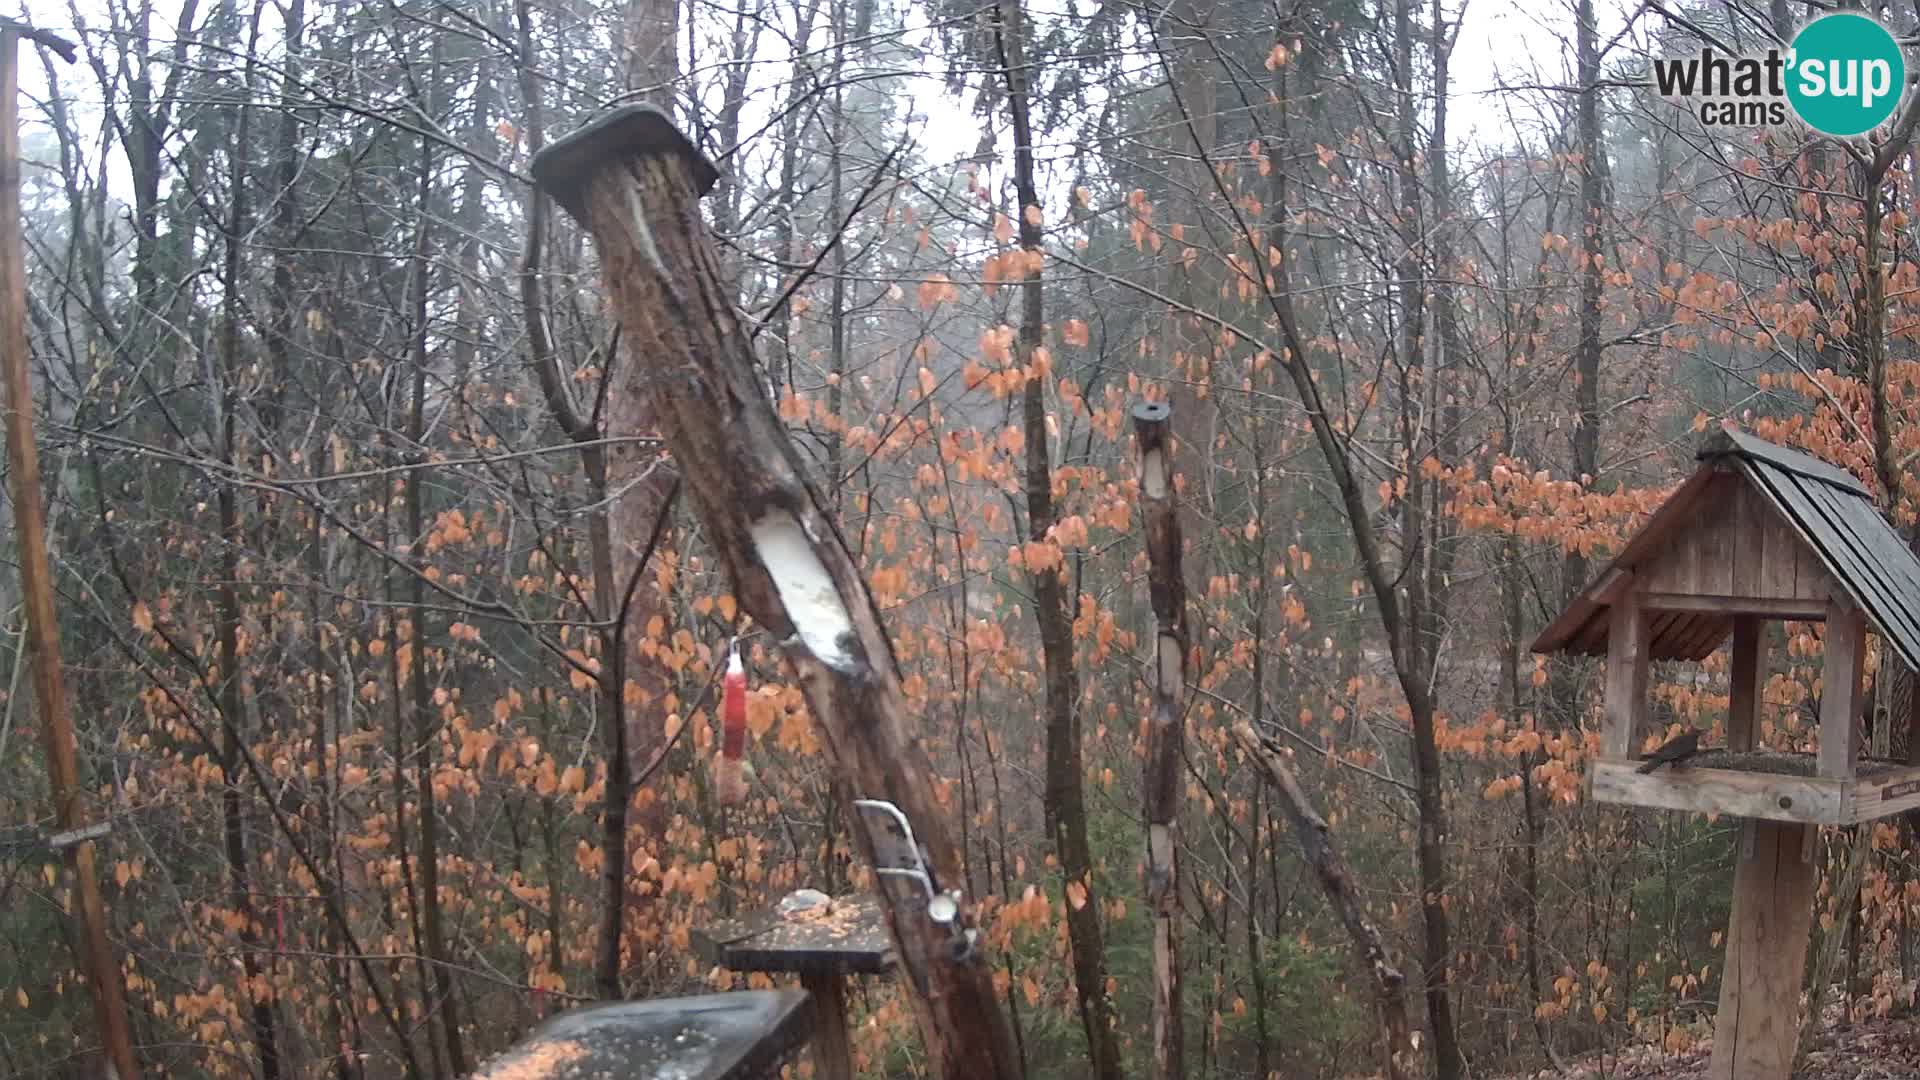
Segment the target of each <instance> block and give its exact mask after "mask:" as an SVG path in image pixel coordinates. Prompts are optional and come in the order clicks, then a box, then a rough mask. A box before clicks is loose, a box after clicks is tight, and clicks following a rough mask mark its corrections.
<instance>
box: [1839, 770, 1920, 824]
mask: <svg viewBox="0 0 1920 1080" xmlns="http://www.w3.org/2000/svg"><path fill="white" fill-rule="evenodd" d="M1909 810H1920V766H1908V767H1907V768H1904V769H1897V770H1894V771H1893V772H1886V773H1880V774H1879V775H1877V776H1874V777H1871V778H1869V779H1865V780H1860V781H1858V782H1856V783H1855V784H1854V787H1853V799H1852V806H1851V811H1852V812H1851V815H1850V816H1851V817H1852V819H1853V820H1854V821H1855V822H1862V821H1875V820H1878V819H1879V818H1884V817H1892V816H1894V815H1895V814H1904V813H1906V812H1907V811H1909Z"/></svg>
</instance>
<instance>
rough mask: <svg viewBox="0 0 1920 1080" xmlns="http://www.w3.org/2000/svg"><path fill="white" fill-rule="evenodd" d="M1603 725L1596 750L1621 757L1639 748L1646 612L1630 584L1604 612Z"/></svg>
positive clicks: (1644, 697)
mask: <svg viewBox="0 0 1920 1080" xmlns="http://www.w3.org/2000/svg"><path fill="white" fill-rule="evenodd" d="M1608 618H1609V620H1610V621H1609V623H1608V626H1607V684H1606V685H1607V692H1606V710H1607V719H1606V725H1605V726H1604V727H1603V728H1602V729H1601V736H1600V752H1601V753H1602V754H1604V755H1606V756H1607V757H1610V758H1624V757H1628V756H1630V755H1632V754H1633V753H1635V752H1636V751H1638V750H1639V748H1640V747H1639V740H1640V739H1641V738H1642V737H1644V735H1645V734H1646V732H1645V728H1646V725H1647V662H1648V653H1647V615H1646V612H1644V611H1642V610H1641V608H1640V594H1639V593H1638V592H1636V591H1634V589H1633V586H1632V585H1631V584H1629V585H1628V587H1627V588H1626V589H1624V590H1622V591H1621V593H1620V595H1619V596H1617V597H1615V598H1614V601H1613V607H1612V609H1611V610H1610V611H1609V612H1608Z"/></svg>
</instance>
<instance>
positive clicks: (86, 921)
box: [0, 19, 140, 1080]
mask: <svg viewBox="0 0 1920 1080" xmlns="http://www.w3.org/2000/svg"><path fill="white" fill-rule="evenodd" d="M23 37H25V38H28V39H31V40H38V41H40V42H42V43H44V44H46V45H47V46H48V47H49V48H52V49H53V50H54V51H56V52H58V53H60V54H61V55H62V56H64V57H65V58H66V60H67V62H68V63H72V62H73V58H74V57H73V46H71V45H69V44H67V43H66V42H65V41H62V40H61V39H59V38H56V37H53V36H52V35H49V34H44V33H42V32H40V31H35V30H31V29H28V28H27V27H24V26H21V25H19V24H17V23H15V22H13V21H12V20H8V19H0V365H3V366H4V367H5V379H4V381H5V385H6V395H7V396H6V412H7V463H8V466H9V471H10V472H11V474H12V479H13V509H14V517H15V528H16V530H17V532H16V536H15V541H16V543H17V545H18V548H19V557H20V593H21V597H22V600H23V601H24V604H25V607H26V615H27V640H28V642H29V643H30V645H31V647H32V674H33V693H34V698H35V700H36V701H37V702H38V703H39V706H40V718H41V724H40V731H41V735H42V736H43V738H44V739H45V743H46V754H47V780H48V784H49V786H50V787H51V788H52V790H53V813H54V820H55V821H56V822H57V823H58V825H59V828H60V830H61V831H62V832H75V831H79V830H84V829H86V827H87V811H86V806H85V804H84V803H83V802H82V798H81V796H82V791H81V787H80V762H79V756H78V753H77V752H76V749H75V746H74V739H73V716H72V714H71V712H69V711H68V708H67V682H66V677H65V675H64V673H63V672H62V671H61V667H60V624H59V616H58V613H57V612H56V611H55V610H54V606H53V569H52V566H51V563H50V561H49V559H48V558H47V519H46V513H45V511H44V510H43V508H42V505H41V499H42V496H41V491H40V451H39V447H38V446H37V445H36V443H35V441H34V435H33V380H32V377H31V376H30V375H29V373H28V371H27V272H26V245H25V243H24V240H23V237H22V236H21V228H20V114H19V96H20V72H19V55H18V53H19V44H20V39H21V38H23ZM66 853H67V869H68V872H69V874H70V876H71V880H72V883H73V888H74V892H75V894H76V899H77V901H78V903H77V904H76V905H75V906H76V907H77V908H78V911H77V912H76V914H77V915H78V916H79V921H80V940H79V950H78V951H79V952H80V965H81V968H82V969H83V970H84V971H85V972H86V975H87V991H88V993H89V994H91V995H92V997H93V1014H94V1020H95V1022H96V1023H98V1024H99V1026H100V1041H101V1042H102V1043H103V1044H105V1048H106V1058H107V1061H108V1062H109V1063H110V1064H111V1065H112V1067H113V1071H114V1073H115V1075H116V1076H117V1077H118V1078H119V1080H137V1078H138V1077H139V1075H140V1069H139V1065H138V1063H137V1062H136V1061H135V1060H134V1056H133V1034H132V1031H131V1029H130V1028H129V1026H128V1023H127V1000H126V989H125V986H124V984H123V983H122V982H121V978H120V960H119V957H118V956H117V954H116V953H115V952H114V949H113V945H112V943H111V942H109V941H108V940H107V909H106V902H105V901H104V900H103V899H102V898H101V895H100V879H99V874H98V871H97V867H96V866H95V861H96V860H95V854H94V845H93V841H92V840H91V839H82V840H81V841H80V842H79V843H76V844H73V845H72V846H70V847H68V848H67V849H66Z"/></svg>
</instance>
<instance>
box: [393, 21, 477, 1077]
mask: <svg viewBox="0 0 1920 1080" xmlns="http://www.w3.org/2000/svg"><path fill="white" fill-rule="evenodd" d="M440 48H441V45H440V42H439V40H438V39H437V38H436V40H435V43H434V63H433V68H432V77H433V78H435V79H437V78H439V76H440V66H441V65H440V55H439V50H440ZM429 111H431V109H430V108H429ZM433 172H434V154H433V143H432V142H431V141H428V140H424V139H423V140H421V145H420V160H419V172H418V175H417V176H416V178H415V179H416V183H417V185H418V192H419V200H420V201H419V214H420V221H419V225H418V229H419V234H418V236H417V237H416V239H415V243H414V251H413V275H412V276H413V281H412V296H411V298H410V299H411V307H412V312H411V318H412V328H413V342H412V347H411V353H412V360H413V385H412V388H411V393H410V398H409V401H408V404H407V453H408V456H409V458H411V459H412V460H411V462H410V463H411V464H412V465H413V466H414V467H413V468H411V469H409V470H407V479H406V494H405V496H404V498H405V505H404V510H403V512H404V513H405V514H406V520H405V525H404V527H405V530H406V532H405V535H406V536H407V537H408V538H409V542H410V548H411V552H410V561H411V562H412V564H413V566H414V568H415V572H413V573H410V574H408V575H407V603H408V606H407V608H406V612H407V615H406V617H407V624H408V627H409V629H410V631H411V633H410V635H405V636H402V638H401V641H400V644H399V646H398V647H397V648H396V649H395V651H394V663H395V664H396V666H397V669H398V675H399V678H400V683H399V685H396V687H395V691H396V693H404V694H405V695H406V696H407V697H410V698H411V702H410V708H407V710H406V711H407V712H409V713H411V715H412V719H413V745H412V753H411V756H412V758H413V774H414V782H413V793H414V797H415V799H417V800H418V804H419V805H418V815H419V819H420V914H421V927H422V930H423V932H424V935H425V945H426V963H427V966H428V968H429V969H430V974H431V985H432V991H431V994H432V999H431V1006H430V1008H431V1012H432V1014H433V1020H434V1025H435V1026H436V1027H437V1028H438V1029H439V1031H440V1035H441V1038H442V1040H443V1041H444V1043H445V1046H446V1053H447V1058H446V1060H447V1067H448V1069H450V1070H451V1071H452V1073H453V1075H455V1076H465V1075H466V1073H467V1055H466V1050H465V1047H464V1044H463V1040H462V1038H461V1033H460V1013H459V997H458V995H456V994H455V992H454V984H453V971H452V969H451V968H450V967H449V966H448V965H449V958H448V956H447V938H446V926H445V917H444V907H443V906H442V904H441V901H440V811H439V806H438V801H437V799H436V798H435V795H434V787H433V773H434V749H435V747H436V746H437V745H438V743H439V732H438V730H437V725H436V723H435V721H434V709H433V698H432V692H431V690H430V689H429V688H428V686H427V608H426V580H425V578H424V577H423V576H422V575H421V573H420V570H421V569H422V568H423V561H424V559H425V556H426V551H427V533H426V528H425V508H424V507H423V506H422V498H421V496H422V492H421V487H422V485H423V484H424V483H425V481H426V476H427V470H426V469H424V468H421V467H420V466H423V465H425V464H426V462H427V456H426V431H427V425H426V408H427V367H428V364H429V363H430V362H431V359H432V356H431V349H430V344H429V342H430V338H429V334H428V329H429V324H428V296H429V293H430V287H431V284H432V281H431V278H432V270H433V262H432V258H431V252H432V225H431V222H432V220H433ZM403 687H404V689H402V688H403Z"/></svg>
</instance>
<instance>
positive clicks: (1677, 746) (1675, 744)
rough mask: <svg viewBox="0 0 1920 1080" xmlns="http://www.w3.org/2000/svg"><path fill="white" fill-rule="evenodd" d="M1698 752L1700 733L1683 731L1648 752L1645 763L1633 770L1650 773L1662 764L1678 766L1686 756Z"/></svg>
mask: <svg viewBox="0 0 1920 1080" xmlns="http://www.w3.org/2000/svg"><path fill="white" fill-rule="evenodd" d="M1699 752H1700V733H1699V732H1698V731H1683V732H1681V733H1680V734H1678V735H1675V736H1674V737H1673V738H1671V739H1668V740H1667V741H1666V742H1664V743H1662V744H1660V749H1658V750H1655V751H1654V752H1653V753H1651V754H1648V755H1647V760H1646V763H1645V764H1643V765H1641V766H1640V767H1639V768H1638V769H1635V770H1634V772H1637V773H1650V772H1652V771H1653V770H1655V769H1657V768H1659V767H1660V766H1662V765H1675V766H1678V765H1681V764H1684V763H1685V762H1686V760H1687V759H1688V758H1690V757H1692V756H1693V755H1695V754H1697V753H1699Z"/></svg>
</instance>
